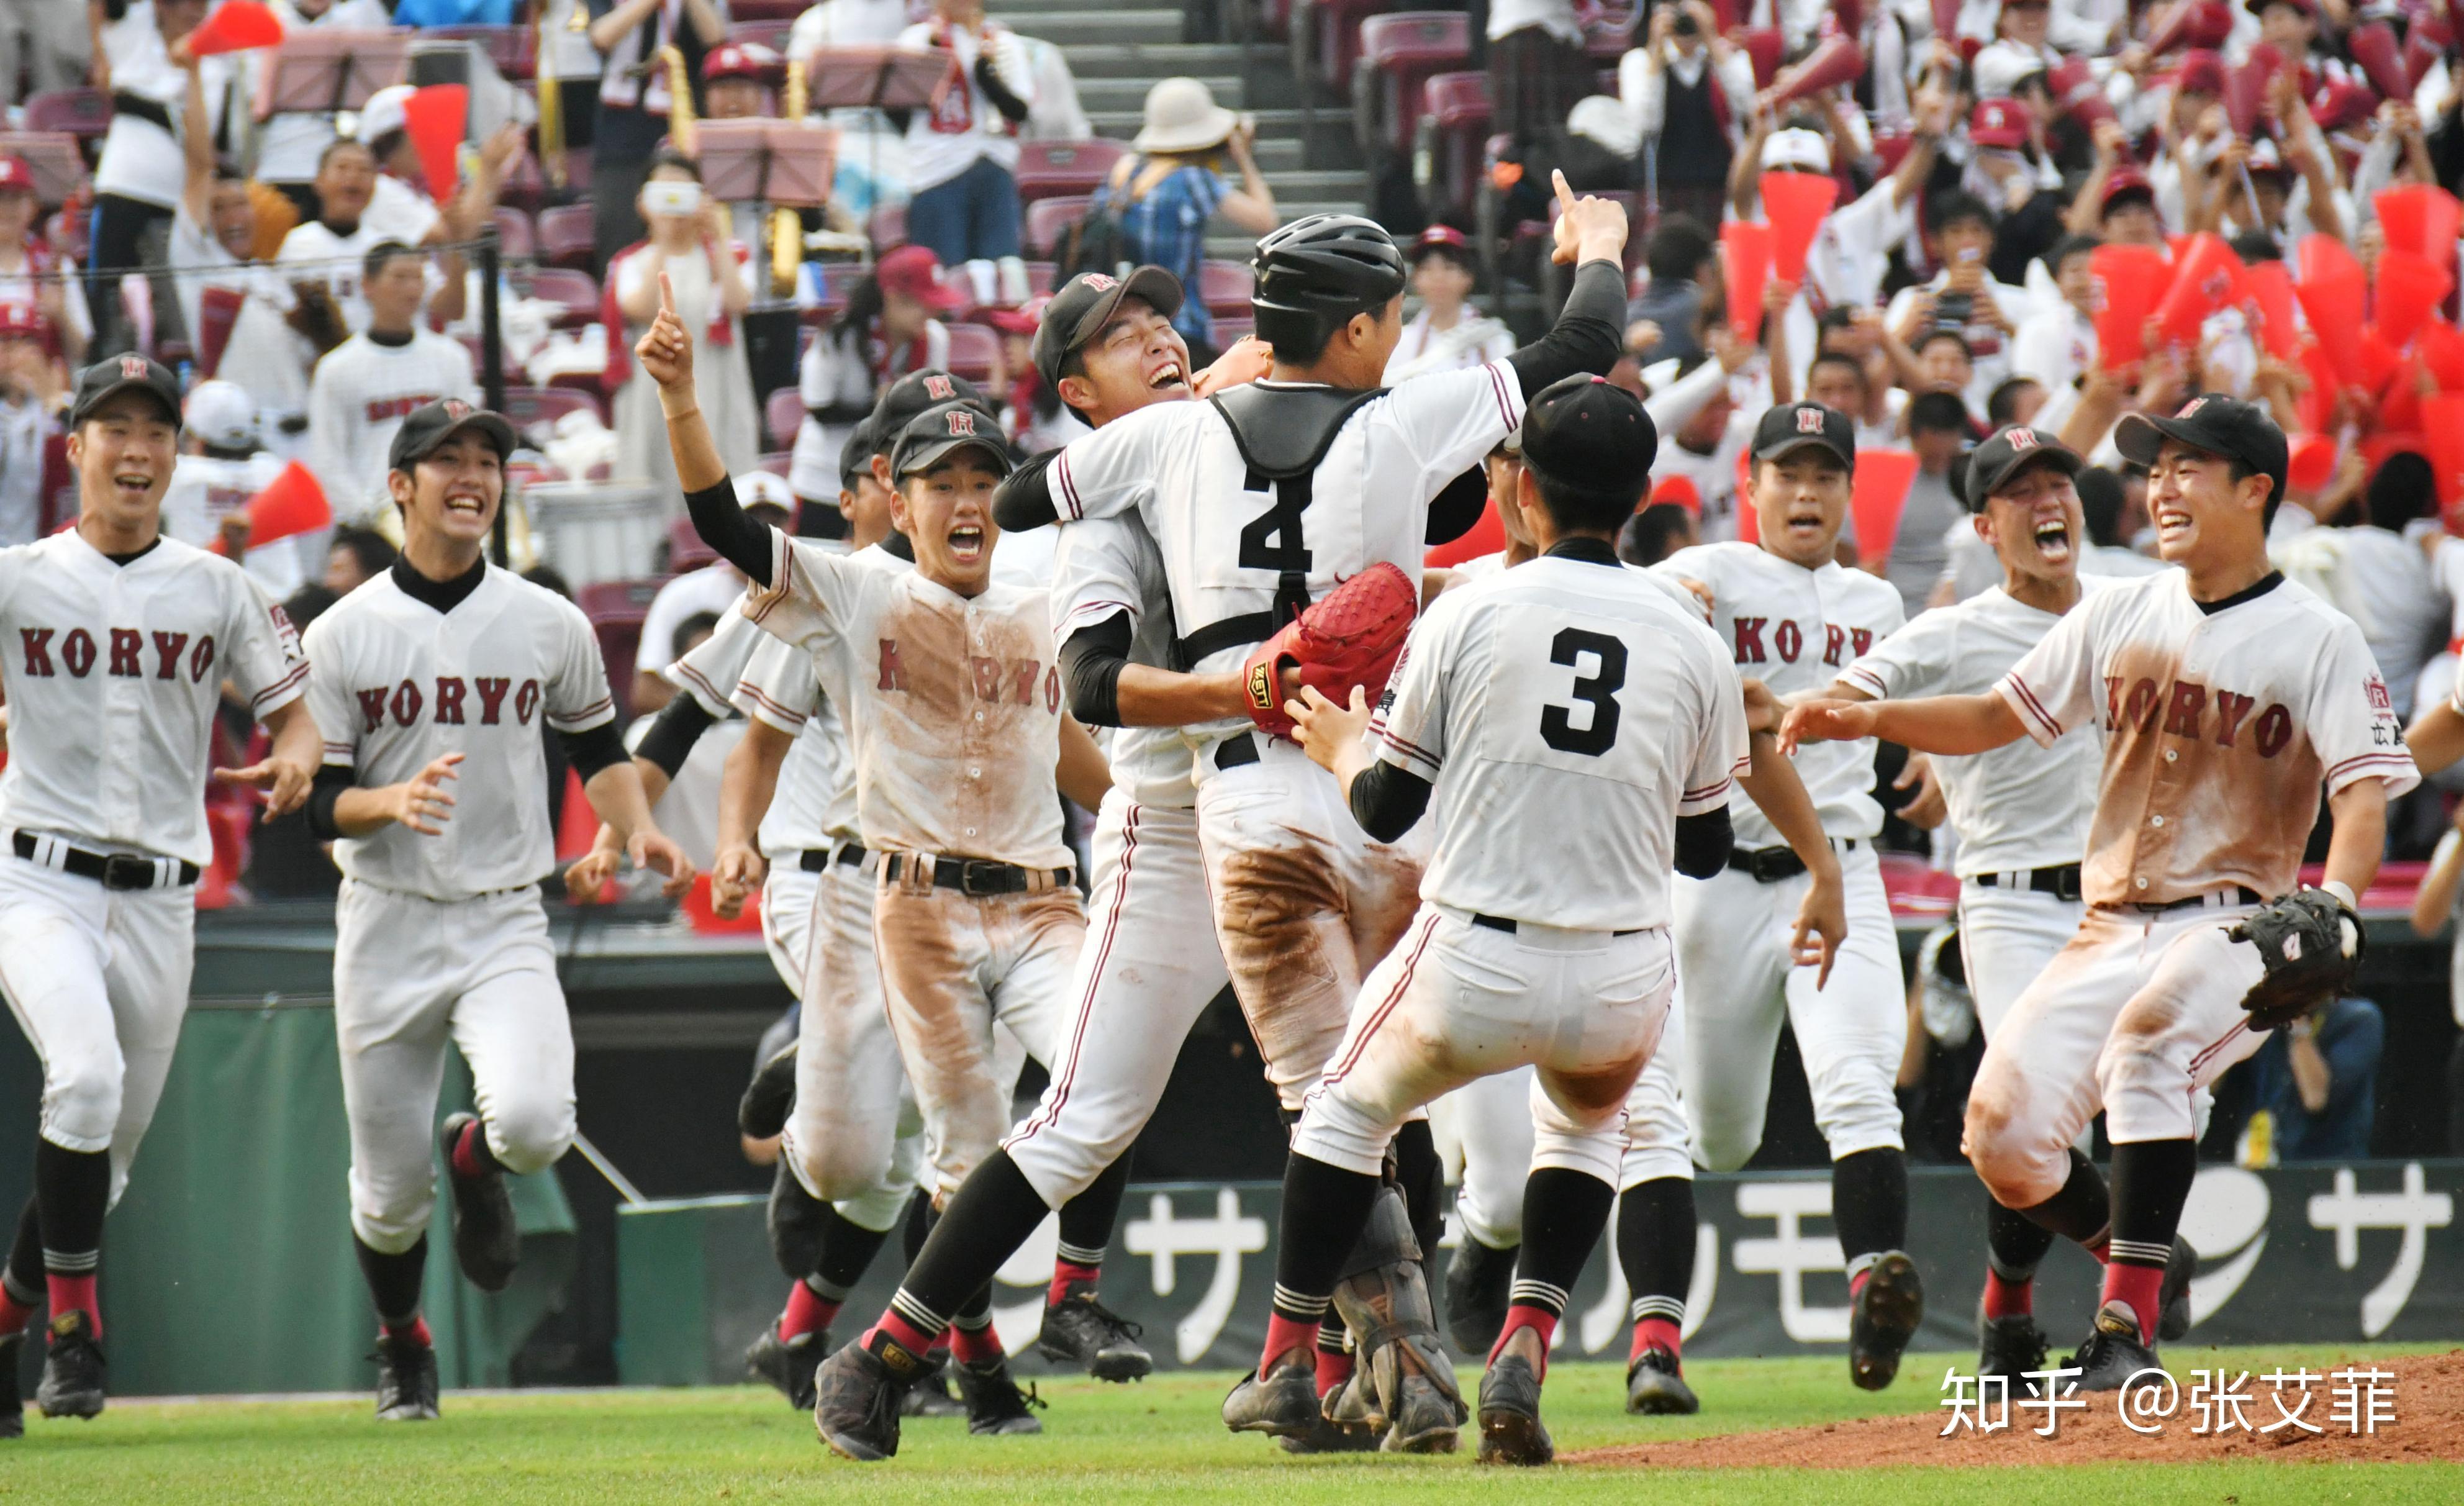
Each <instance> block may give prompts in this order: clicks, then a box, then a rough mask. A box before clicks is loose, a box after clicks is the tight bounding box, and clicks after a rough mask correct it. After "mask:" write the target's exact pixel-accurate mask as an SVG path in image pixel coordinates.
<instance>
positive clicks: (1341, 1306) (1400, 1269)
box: [1334, 1185, 1471, 1453]
mask: <svg viewBox="0 0 2464 1506" xmlns="http://www.w3.org/2000/svg"><path fill="white" fill-rule="evenodd" d="M1334 1309H1335V1311H1336V1313H1338V1314H1339V1315H1341V1317H1342V1318H1343V1321H1344V1325H1345V1326H1346V1327H1348V1328H1350V1329H1351V1330H1352V1332H1353V1337H1354V1338H1355V1339H1356V1340H1358V1342H1359V1348H1360V1369H1361V1374H1362V1375H1363V1376H1365V1377H1366V1378H1367V1380H1368V1390H1369V1394H1370V1396H1371V1398H1373V1399H1374V1402H1375V1406H1376V1408H1377V1411H1378V1414H1379V1417H1380V1419H1381V1420H1382V1421H1383V1423H1384V1425H1385V1427H1386V1429H1387V1432H1386V1442H1385V1448H1386V1449H1387V1450H1388V1451H1396V1452H1410V1453H1424V1452H1446V1451H1451V1450H1452V1449H1453V1448H1454V1446H1455V1441H1456V1432H1457V1430H1458V1429H1459V1428H1462V1427H1463V1424H1464V1423H1465V1422H1466V1421H1468V1420H1469V1419H1470V1417H1471V1410H1470V1408H1469V1407H1467V1406H1464V1405H1463V1389H1462V1387H1461V1386H1460V1385H1458V1384H1456V1382H1455V1369H1454V1362H1452V1361H1450V1360H1448V1359H1447V1358H1446V1347H1445V1344H1444V1343H1443V1341H1441V1340H1440V1339H1439V1337H1438V1314H1437V1306H1436V1304H1435V1303H1434V1302H1432V1301H1431V1300H1430V1298H1429V1278H1428V1274H1427V1273H1426V1272H1425V1271H1424V1270H1423V1269H1422V1267H1421V1263H1420V1246H1419V1241H1418V1240H1416V1239H1414V1238H1413V1237H1412V1221H1411V1216H1410V1214H1409V1213H1408V1212H1407V1211H1406V1210H1405V1208H1404V1207H1403V1197H1402V1194H1401V1193H1399V1192H1397V1190H1396V1189H1395V1188H1394V1187H1393V1186H1392V1185H1389V1186H1385V1187H1381V1188H1379V1189H1378V1193H1377V1202H1376V1204H1375V1206H1374V1207H1372V1208H1371V1209H1370V1213H1369V1225H1368V1227H1367V1228H1366V1229H1362V1230H1361V1233H1360V1241H1359V1243H1357V1244H1355V1245H1354V1246H1353V1250H1352V1255H1351V1258H1350V1259H1349V1260H1347V1261H1346V1262H1345V1266H1344V1273H1343V1277H1342V1279H1341V1280H1339V1281H1338V1282H1336V1283H1335V1288H1334Z"/></svg>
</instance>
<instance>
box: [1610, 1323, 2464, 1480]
mask: <svg viewBox="0 0 2464 1506" xmlns="http://www.w3.org/2000/svg"><path fill="white" fill-rule="evenodd" d="M2176 1365H2177V1366H2178V1368H2177V1369H2176V1371H2175V1375H2176V1378H2177V1380H2178V1381H2179V1382H2180V1385H2179V1388H2178V1390H2177V1391H2176V1393H2175V1394H2174V1401H2175V1402H2176V1404H2177V1405H2175V1406H2174V1408H2173V1410H2172V1414H2171V1415H2170V1416H2167V1417H2163V1418H2153V1417H2141V1418H2139V1419H2138V1422H2139V1425H2140V1426H2141V1427H2149V1426H2151V1425H2158V1424H2161V1427H2160V1428H2159V1430H2157V1431H2155V1432H2151V1433H2140V1432H2134V1431H2132V1430H2131V1429H2130V1428H2127V1427H2125V1426H2123V1422H2122V1419H2121V1418H2120V1416H2119V1415H2118V1408H2117V1407H2116V1406H2115V1398H2114V1397H2113V1396H2112V1395H2111V1394H2110V1393H2108V1394H2104V1395H2101V1396H2081V1397H2079V1398H2077V1399H2078V1400H2080V1401H2084V1402H2086V1403H2087V1404H2088V1405H2087V1406H2085V1407H2084V1408H2080V1409H2079V1410H2067V1409H2066V1410H2064V1411H2063V1412H2062V1413H2061V1415H2060V1423H2061V1426H2060V1429H2059V1431H2058V1432H2057V1434H2056V1435H2055V1436H2054V1437H2051V1438H2040V1437H2038V1436H2036V1433H2035V1429H2036V1428H2040V1427H2042V1426H2043V1425H2044V1421H2045V1412H2044V1410H2043V1409H2042V1407H2041V1406H2032V1407H2022V1406H2017V1405H2016V1404H2015V1401H2016V1399H2015V1398H2014V1404H2013V1406H2012V1407H2011V1414H2010V1415H2011V1426H2010V1427H2009V1428H2004V1429H2002V1430H2000V1431H1997V1432H1993V1433H1991V1434H1985V1435H1980V1434H1978V1433H1976V1432H1974V1431H1971V1430H1969V1428H1965V1427H1962V1428H1960V1429H1959V1430H1958V1431H1956V1432H1954V1433H1952V1434H1951V1435H1950V1436H1948V1437H1945V1436H1943V1435H1942V1432H1943V1428H1944V1425H1945V1424H1947V1423H1948V1422H1949V1421H1950V1420H1951V1413H1950V1411H1949V1410H1948V1409H1945V1410H1942V1411H1938V1412H1931V1413H1927V1414H1925V1415H1923V1416H1917V1417H1866V1418H1859V1419H1856V1420H1854V1421H1850V1422H1840V1423H1830V1424H1826V1425H1824V1426H1823V1427H1820V1428H1786V1429H1781V1430H1775V1431H1771V1432H1758V1433H1731V1434H1727V1435H1726V1436H1722V1437H1716V1438H1683V1439H1675V1440H1672V1441H1670V1442H1667V1443H1643V1444H1628V1445H1625V1446H1622V1447H1619V1448H1615V1449H1593V1450H1588V1451H1584V1452H1581V1453H1573V1454H1568V1455H1566V1456H1565V1462H1566V1463H1568V1464H1588V1465H1611V1466H1634V1465H1649V1466H1652V1467H1654V1468H1657V1469H1718V1468H1729V1467H1735V1466H1741V1465H1742V1466H1754V1465H1764V1466H1770V1465H1783V1466H1790V1467H1793V1468H1800V1469H1837V1470H1853V1469H1863V1468H1865V1467H1867V1466H1871V1465H1906V1464H1943V1465H1952V1466H1962V1467H1965V1466H1974V1465H1985V1464H2062V1463H2071V1462H2078V1463H2088V1462H2092V1461H2098V1460H2107V1459H2144V1460H2158V1461H2167V1462H2188V1461H2196V1460H2203V1459H2248V1458H2267V1459H2281V1460H2285V1461H2288V1462H2290V1461H2295V1460H2317V1461H2320V1462H2324V1463H2338V1464H2355V1463H2399V1464H2407V1463H2409V1464H2426V1463H2433V1462H2438V1461H2447V1462H2464V1408H2459V1407H2458V1406H2456V1403H2455V1398H2456V1397H2457V1396H2458V1395H2459V1394H2464V1350H2455V1351H2451V1352H2450V1353H2447V1354H2442V1355H2409V1356H2406V1357H2404V1358H2402V1359H2397V1360H2386V1361H2380V1362H2375V1363H2372V1362H2365V1361H2356V1362H2351V1363H2349V1364H2345V1363H2337V1364H2330V1365H2327V1366H2324V1367H2323V1368H2321V1367H2317V1366H2314V1367H2313V1368H2312V1370H2311V1374H2312V1375H2313V1376H2314V1377H2316V1379H2314V1380H2313V1381H2312V1382H2311V1383H2310V1386H2309V1406H2308V1407H2307V1409H2306V1410H2304V1409H2303V1407H2302V1405H2301V1395H2300V1392H2299V1389H2298V1388H2297V1387H2295V1386H2294V1385H2292V1384H2286V1385H2284V1386H2282V1387H2280V1388H2279V1387H2271V1386H2269V1385H2268V1384H2265V1383H2264V1382H2263V1381H2262V1380H2261V1376H2262V1375H2264V1374H2266V1373H2268V1372H2269V1371H2270V1370H2272V1369H2273V1368H2274V1367H2273V1366H2259V1367H2254V1368H2253V1369H2252V1372H2251V1377H2250V1381H2249V1384H2247V1385H2246V1386H2244V1387H2243V1392H2244V1394H2245V1395H2247V1396H2248V1398H2249V1400H2248V1401H2247V1402H2246V1403H2245V1404H2244V1405H2243V1406H2242V1407H2241V1417H2243V1418H2245V1419H2247V1423H2248V1426H2247V1428H2245V1427H2243V1426H2241V1425H2240V1424H2239V1423H2235V1424H2234V1425H2233V1427H2232V1428H2231V1430H2230V1431H2216V1430H2213V1429H2214V1428H2215V1427H2216V1426H2217V1423H2218V1422H2219V1421H2220V1420H2221V1417H2220V1414H2219V1413H2218V1412H2216V1411H2214V1410H2211V1411H2210V1412H2209V1413H2208V1414H2207V1417H2208V1420H2209V1424H2210V1427H2211V1431H2209V1432H2207V1433H2199V1432H2195V1431H2193V1429H2194V1428H2197V1427H2198V1426H2199V1424H2200V1422H2201V1414H2200V1412H2199V1411H2198V1409H2197V1408H2195V1407H2194V1406H2192V1395H2193V1386H2192V1378H2191V1374H2190V1372H2191V1371H2192V1370H2194V1369H2196V1368H2198V1365H2197V1364H2196V1362H2195V1361H2177V1362H2176ZM2348 1369H2349V1370H2360V1371H2368V1370H2371V1369H2377V1370H2381V1371H2391V1372H2393V1373H2394V1375H2395V1379H2394V1380H2393V1381H2381V1382H2377V1383H2375V1389H2377V1390H2378V1391H2379V1392H2380V1393H2381V1394H2382V1395H2389V1396H2392V1398H2393V1411H2394V1417H2395V1421H2394V1422H2392V1423H2388V1422H2386V1421H2381V1422H2380V1423H2379V1424H2378V1425H2377V1428H2376V1430H2375V1431H2371V1432H2356V1431H2355V1430H2354V1429H2353V1427H2352V1425H2351V1424H2350V1422H2349V1421H2337V1420H2335V1419H2336V1415H2337V1414H2336V1406H2337V1403H2338V1391H2339V1388H2340V1387H2342V1388H2343V1389H2344V1390H2347V1391H2350V1392H2354V1393H2355V1394H2356V1396H2357V1397H2358V1396H2359V1395H2360V1394H2362V1393H2364V1392H2365V1391H2366V1390H2367V1389H2369V1388H2371V1386H2370V1383H2366V1382H2365V1383H2347V1382H2343V1381H2340V1380H2339V1379H2338V1376H2339V1375H2340V1374H2341V1373H2342V1372H2343V1371H2345V1370H2348ZM2233 1373H2236V1374H2237V1373H2238V1372H2237V1371H2235V1372H2233ZM1925 1379H1926V1378H1925V1377H1922V1376H1920V1375H1919V1374H1918V1373H1917V1372H1916V1371H1915V1370H1914V1369H1911V1370H1910V1371H1909V1372H1908V1373H1906V1374H1905V1375H1903V1377H1902V1378H1901V1381H1900V1384H1902V1385H1903V1386H1905V1385H1908V1384H1912V1383H1913V1384H1925ZM2278 1397H2281V1399H2282V1405H2281V1407H2280V1408H2279V1406H2278V1402H2277V1398H2278ZM2361 1405H2362V1406H2363V1408H2364V1410H2365V1411H2366V1403H2365V1402H2363V1403H2361ZM2283 1412H2299V1413H2300V1416H2301V1419H2302V1421H2303V1422H2307V1423H2311V1424H2315V1425H2316V1426H2318V1427H2319V1428H2321V1429H2322V1430H2321V1431H2320V1432H2315V1433H2314V1432H2307V1431H2304V1430H2303V1429H2302V1428H2299V1427H2298V1426H2285V1427H2279V1428H2277V1429H2276V1430H2275V1431H2273V1432H2255V1431H2252V1430H2250V1429H2255V1428H2266V1427H2268V1426H2269V1425H2270V1424H2273V1423H2276V1422H2277V1420H2278V1418H2279V1417H2280V1415H2281V1414H2282V1413H2283ZM2381 1415H2382V1417H2384V1416H2385V1415H2386V1413H2385V1411H2384V1410H2382V1412H2381Z"/></svg>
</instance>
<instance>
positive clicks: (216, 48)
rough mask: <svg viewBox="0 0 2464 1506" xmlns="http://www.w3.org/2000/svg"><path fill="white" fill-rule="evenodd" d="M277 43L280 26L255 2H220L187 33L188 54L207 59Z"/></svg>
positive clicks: (272, 16)
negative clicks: (211, 12) (219, 54)
mask: <svg viewBox="0 0 2464 1506" xmlns="http://www.w3.org/2000/svg"><path fill="white" fill-rule="evenodd" d="M281 40H282V23H281V22H280V21H277V20H275V18H274V12H273V11H269V10H267V9H266V8H265V7H264V6H263V5H261V4H259V3H258V0H223V3H222V4H221V5H220V6H218V7H216V8H215V10H214V13H213V14H211V15H209V16H208V17H206V18H205V19H204V20H202V21H200V22H198V23H197V25H196V28H195V29H194V30H193V31H191V32H189V33H188V55H190V56H192V57H211V56H213V55H215V54H217V53H244V52H247V51H248V50H249V49H250V48H253V47H272V46H273V45H274V44H275V43H276V42H279V41H281Z"/></svg>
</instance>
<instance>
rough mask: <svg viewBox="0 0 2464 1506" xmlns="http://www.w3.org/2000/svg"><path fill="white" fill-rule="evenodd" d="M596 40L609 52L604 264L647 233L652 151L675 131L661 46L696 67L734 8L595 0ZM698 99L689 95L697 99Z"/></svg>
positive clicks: (601, 182)
mask: <svg viewBox="0 0 2464 1506" xmlns="http://www.w3.org/2000/svg"><path fill="white" fill-rule="evenodd" d="M588 4H589V7H590V14H591V20H590V45H591V46H593V47H595V48H597V49H599V55H600V56H601V57H602V58H604V59H605V66H604V68H603V69H602V71H601V73H600V76H599V113H598V115H597V117H596V118H595V119H594V120H593V121H592V122H591V127H590V129H591V144H590V202H591V205H592V207H593V208H594V209H595V210H596V211H597V212H596V214H595V215H594V217H593V230H594V232H595V234H596V236H597V239H598V243H599V264H600V265H601V266H603V267H604V266H605V265H606V264H607V263H608V262H610V261H613V260H614V259H616V254H617V253H618V252H620V251H623V250H624V249H625V248H626V247H627V246H629V245H631V244H633V242H635V241H637V240H640V239H641V238H642V216H641V213H640V211H639V210H638V209H637V208H636V199H635V195H636V194H638V193H639V192H640V191H641V188H642V180H643V179H644V177H646V176H647V175H648V172H649V165H650V152H651V149H652V148H653V147H656V146H657V145H658V144H659V141H660V139H661V138H662V137H664V136H666V135H667V134H668V112H669V109H670V107H671V102H672V101H671V100H670V99H669V97H668V82H669V81H668V70H667V69H666V68H665V67H663V66H662V65H661V64H660V61H659V49H660V48H662V47H670V46H672V47H674V48H676V49H677V50H678V51H679V52H681V53H682V54H683V55H684V59H685V67H686V69H687V70H688V73H689V75H690V74H691V73H693V72H697V71H698V70H699V69H700V67H701V58H702V55H703V54H704V53H706V52H708V51H709V50H710V49H712V48H714V47H716V46H718V45H719V44H720V43H722V42H724V41H726V40H727V13H726V11H725V9H724V7H723V6H721V5H716V4H714V3H713V0H613V3H611V0H588ZM690 102H691V101H688V103H690Z"/></svg>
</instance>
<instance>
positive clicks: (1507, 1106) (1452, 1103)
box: [1429, 1066, 1539, 1250]
mask: <svg viewBox="0 0 2464 1506" xmlns="http://www.w3.org/2000/svg"><path fill="white" fill-rule="evenodd" d="M1536 1075H1537V1073H1536V1069H1534V1068H1531V1067H1529V1066H1525V1067H1516V1068H1514V1069H1512V1070H1511V1071H1508V1072H1501V1073H1494V1074H1490V1075H1488V1076H1485V1077H1482V1078H1478V1079H1477V1080H1475V1081H1471V1082H1466V1083H1464V1084H1463V1086H1462V1087H1460V1088H1457V1089H1456V1090H1455V1091H1454V1092H1452V1093H1449V1094H1447V1095H1446V1096H1445V1097H1444V1098H1443V1099H1442V1100H1441V1101H1440V1102H1438V1103H1434V1104H1432V1105H1430V1108H1429V1114H1430V1118H1431V1121H1432V1122H1433V1123H1434V1122H1435V1121H1436V1120H1437V1118H1439V1116H1441V1115H1442V1116H1444V1118H1446V1120H1447V1121H1448V1124H1449V1126H1450V1127H1451V1128H1452V1130H1453V1131H1454V1138H1455V1140H1456V1141H1457V1143H1459V1144H1460V1145H1461V1146H1462V1147H1463V1185H1462V1186H1461V1187H1459V1188H1457V1189H1456V1192H1455V1222H1456V1223H1457V1224H1458V1225H1460V1226H1461V1227H1462V1229H1463V1237H1464V1238H1466V1239H1477V1240H1479V1241H1480V1242H1481V1243H1482V1244H1484V1245H1486V1246H1487V1247H1488V1248H1489V1249H1491V1250H1511V1249H1513V1248H1514V1247H1515V1246H1517V1245H1520V1244H1522V1243H1523V1184H1524V1183H1525V1182H1527V1181H1529V1179H1530V1176H1531V1135H1532V1129H1531V1095H1532V1094H1534V1093H1535V1092H1537V1091H1539V1090H1538V1086H1537V1082H1536Z"/></svg>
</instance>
